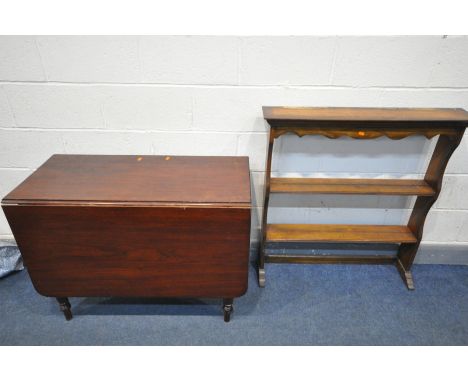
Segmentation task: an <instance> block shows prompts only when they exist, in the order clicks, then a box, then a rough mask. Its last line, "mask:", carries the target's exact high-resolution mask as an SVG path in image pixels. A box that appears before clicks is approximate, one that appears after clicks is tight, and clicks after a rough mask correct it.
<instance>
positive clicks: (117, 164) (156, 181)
mask: <svg viewBox="0 0 468 382" xmlns="http://www.w3.org/2000/svg"><path fill="white" fill-rule="evenodd" d="M2 204H4V205H7V204H59V205H62V204H65V205H69V204H73V205H75V204H77V205H82V204H86V205H102V204H104V205H106V204H110V205H114V204H118V205H121V204H124V205H148V204H150V205H161V204H162V205H176V206H177V205H192V204H195V205H200V204H204V205H218V204H219V205H223V206H224V205H230V204H233V205H234V206H236V207H239V206H245V207H250V173H249V158H248V157H227V156H225V157H223V156H218V157H216V156H210V157H203V156H147V155H141V156H138V155H53V156H52V157H50V158H49V159H48V160H47V161H46V162H45V163H44V164H43V165H42V166H41V167H39V168H38V169H37V170H36V171H35V172H34V173H33V174H32V175H31V176H29V177H28V178H27V179H26V180H25V181H24V182H23V183H21V184H20V185H19V186H18V187H16V188H15V189H14V190H13V191H11V192H10V193H9V194H8V195H7V196H5V198H4V199H3V200H2Z"/></svg>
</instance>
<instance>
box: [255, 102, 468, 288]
mask: <svg viewBox="0 0 468 382" xmlns="http://www.w3.org/2000/svg"><path fill="white" fill-rule="evenodd" d="M263 115H264V118H265V119H266V121H267V122H268V124H269V125H270V132H269V145H268V149H267V166H266V173H265V196H264V211H263V218H262V242H261V245H260V255H259V284H260V286H264V285H265V263H266V262H284V263H331V262H332V263H339V262H344V263H356V264H363V263H369V262H371V263H374V262H378V261H381V260H382V259H383V260H384V261H385V262H393V263H395V265H396V267H397V269H398V271H399V273H400V275H401V277H402V279H403V281H404V282H405V284H406V286H407V287H408V289H410V290H411V289H414V283H413V277H412V274H411V265H412V264H413V261H414V258H415V256H416V253H417V250H418V248H419V244H420V242H421V239H422V234H423V228H424V222H425V219H426V216H427V214H428V212H429V210H430V208H431V206H432V205H433V204H434V202H435V201H436V200H437V197H438V195H439V193H440V189H441V185H442V179H443V175H444V171H445V168H446V166H447V163H448V161H449V159H450V157H451V155H452V153H453V152H454V151H455V149H456V148H457V146H458V145H459V144H460V141H461V139H462V137H463V134H464V131H465V128H466V126H467V125H468V112H466V111H465V110H463V109H421V108H419V109H418V108H314V107H303V108H301V107H263ZM286 133H293V134H296V135H298V136H299V137H302V136H304V135H322V136H325V137H328V138H332V139H336V138H339V137H342V136H346V137H351V138H354V139H374V138H378V137H382V136H384V137H387V138H390V139H402V138H406V137H409V136H412V135H421V136H424V137H426V138H428V139H430V138H433V137H435V136H439V137H438V142H437V145H436V148H435V150H434V153H433V155H432V158H431V161H430V163H429V166H428V168H427V172H426V175H425V177H424V179H423V180H416V179H398V180H396V179H318V178H315V179H310V178H309V179H303V178H271V161H272V154H273V145H274V140H275V139H277V138H279V137H281V136H282V135H283V134H286ZM270 193H310V194H318V193H322V194H357V195H359V194H361V195H416V196H417V199H416V203H415V205H414V208H413V212H412V214H411V217H410V219H409V222H408V225H407V226H403V227H401V226H376V225H373V226H363V225H361V226H359V225H317V224H315V225H314V224H311V225H308V224H267V220H268V219H267V217H268V208H269V197H270ZM267 242H311V243H321V242H349V243H360V242H361V243H367V242H375V243H390V242H394V243H398V244H399V250H398V253H397V255H396V257H391V258H390V257H389V258H385V257H382V258H381V259H379V260H376V259H375V257H368V256H367V257H366V256H365V257H363V256H356V257H355V258H354V259H352V260H351V259H350V258H349V256H334V257H333V256H332V257H330V256H327V255H325V256H321V255H313V256H295V255H267V254H266V253H265V248H266V243H267Z"/></svg>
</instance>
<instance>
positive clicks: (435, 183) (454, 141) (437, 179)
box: [396, 130, 463, 289]
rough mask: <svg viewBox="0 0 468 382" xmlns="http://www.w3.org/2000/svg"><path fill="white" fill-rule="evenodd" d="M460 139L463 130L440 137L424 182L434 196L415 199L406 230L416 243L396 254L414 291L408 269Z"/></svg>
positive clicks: (401, 268)
mask: <svg viewBox="0 0 468 382" xmlns="http://www.w3.org/2000/svg"><path fill="white" fill-rule="evenodd" d="M462 138H463V130H461V131H460V132H459V133H458V134H457V135H456V136H447V135H441V136H440V137H439V139H438V141H437V144H436V147H435V149H434V153H433V154H432V158H431V161H430V162H429V166H428V168H427V171H426V176H425V177H424V180H425V181H426V182H427V183H428V184H429V185H430V186H431V187H432V189H433V190H435V194H434V195H432V196H418V198H417V199H416V202H415V204H414V207H413V212H412V213H411V216H410V218H409V221H408V228H409V229H410V230H411V231H412V232H413V234H414V236H416V239H417V242H416V243H413V244H401V245H400V248H399V250H398V254H397V263H396V265H397V268H398V270H399V272H400V274H401V276H402V278H403V281H404V282H405V284H406V286H407V287H408V289H414V285H413V280H412V277H411V273H410V269H411V266H412V264H413V261H414V258H415V256H416V253H417V251H418V248H419V245H420V243H421V239H422V236H423V230H424V223H425V221H426V217H427V214H428V213H429V211H430V209H431V207H432V205H433V204H434V203H435V201H436V200H437V198H438V196H439V194H440V190H441V188H442V180H443V177H444V172H445V168H446V167H447V163H448V161H449V159H450V157H451V156H452V154H453V152H454V151H455V149H456V148H457V147H458V145H459V144H460V142H461V140H462Z"/></svg>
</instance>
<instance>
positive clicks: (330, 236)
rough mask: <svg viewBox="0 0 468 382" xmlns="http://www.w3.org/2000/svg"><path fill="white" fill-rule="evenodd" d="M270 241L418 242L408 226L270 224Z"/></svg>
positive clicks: (267, 239) (268, 229) (267, 235)
mask: <svg viewBox="0 0 468 382" xmlns="http://www.w3.org/2000/svg"><path fill="white" fill-rule="evenodd" d="M266 241H267V242H330V243H416V242H417V239H416V237H415V236H414V234H413V233H412V232H411V230H410V229H409V228H408V227H407V226H398V225H363V224H358V225H346V224H268V225H267V232H266Z"/></svg>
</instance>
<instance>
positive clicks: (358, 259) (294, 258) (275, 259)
mask: <svg viewBox="0 0 468 382" xmlns="http://www.w3.org/2000/svg"><path fill="white" fill-rule="evenodd" d="M395 261H396V256H389V255H378V256H361V255H359V256H349V255H343V256H335V255H285V254H281V255H265V262H267V263H295V264H393V263H394V262H395Z"/></svg>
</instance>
